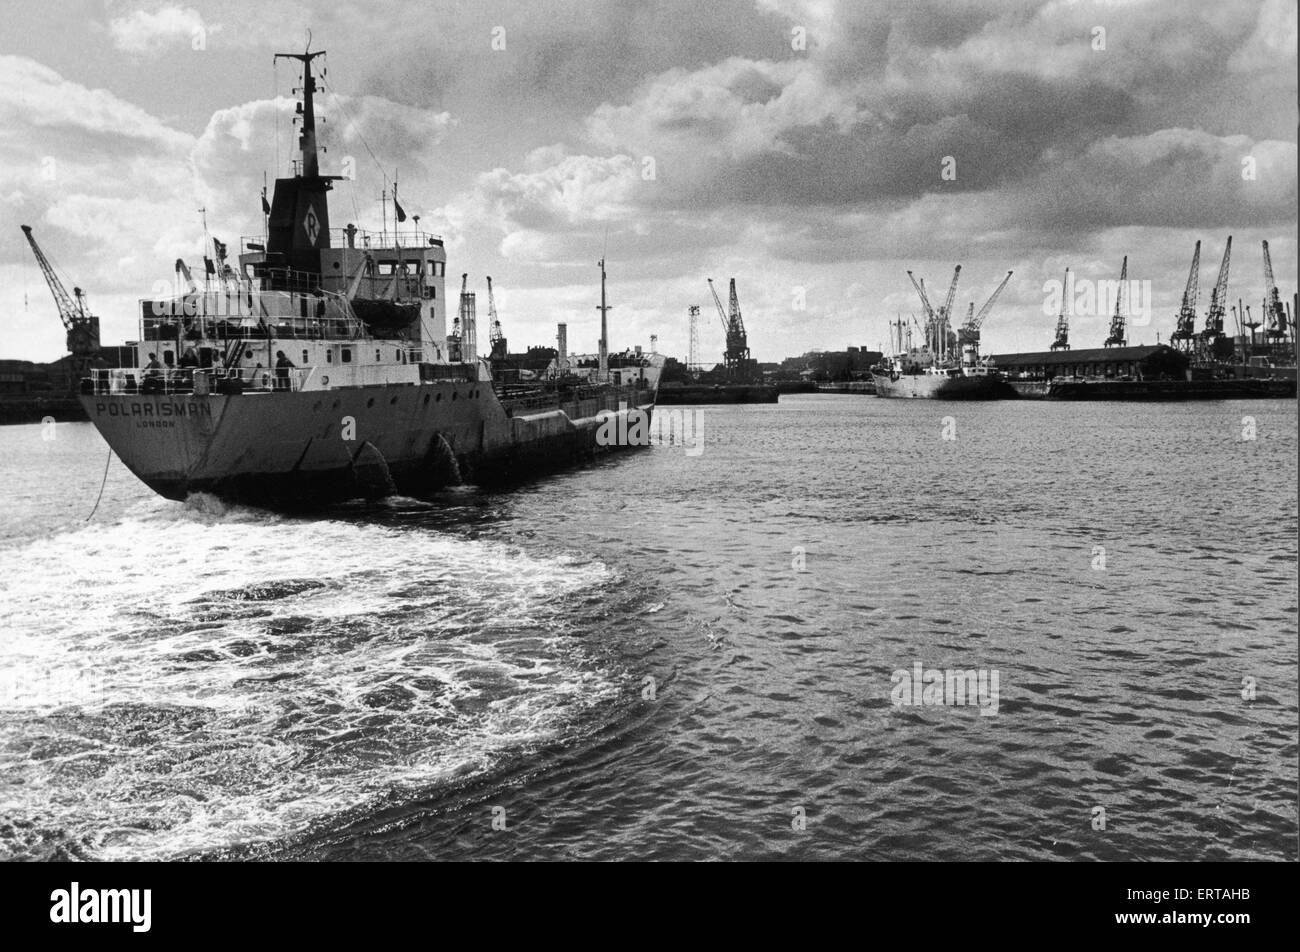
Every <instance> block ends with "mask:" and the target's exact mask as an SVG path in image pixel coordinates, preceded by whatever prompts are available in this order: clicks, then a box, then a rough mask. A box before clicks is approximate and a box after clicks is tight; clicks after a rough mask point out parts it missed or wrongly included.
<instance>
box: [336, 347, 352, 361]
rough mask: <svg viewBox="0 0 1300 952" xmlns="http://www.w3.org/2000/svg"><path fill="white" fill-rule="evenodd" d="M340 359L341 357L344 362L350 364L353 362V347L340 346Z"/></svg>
mask: <svg viewBox="0 0 1300 952" xmlns="http://www.w3.org/2000/svg"><path fill="white" fill-rule="evenodd" d="M339 359H340V360H341V361H342V362H343V363H345V364H350V363H352V348H351V347H342V348H340V349H339Z"/></svg>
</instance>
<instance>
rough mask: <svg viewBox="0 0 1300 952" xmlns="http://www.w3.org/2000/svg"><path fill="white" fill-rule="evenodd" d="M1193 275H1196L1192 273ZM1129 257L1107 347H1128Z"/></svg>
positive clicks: (1122, 270)
mask: <svg viewBox="0 0 1300 952" xmlns="http://www.w3.org/2000/svg"><path fill="white" fill-rule="evenodd" d="M1200 251H1201V243H1200V242H1199V241H1198V242H1197V243H1196V253H1197V256H1198V257H1199V256H1200ZM1192 273H1193V275H1194V274H1195V273H1196V272H1195V271H1193V272H1192ZM1127 292H1128V255H1125V256H1124V264H1123V265H1121V266H1120V269H1119V290H1118V291H1117V292H1116V293H1115V314H1114V316H1113V317H1112V318H1111V319H1110V336H1109V337H1107V338H1106V340H1105V341H1103V343H1104V344H1105V346H1107V347H1127V346H1128V338H1127V337H1126V336H1125V328H1124V325H1125V324H1126V323H1127V322H1128V316H1127V313H1126V310H1125V305H1126V304H1127V303H1128V299H1127Z"/></svg>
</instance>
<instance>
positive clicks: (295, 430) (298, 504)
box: [81, 381, 654, 508]
mask: <svg viewBox="0 0 1300 952" xmlns="http://www.w3.org/2000/svg"><path fill="white" fill-rule="evenodd" d="M650 393H652V392H650ZM650 393H648V392H647V391H645V390H642V391H639V392H635V391H632V392H629V391H627V390H623V391H615V390H610V391H606V392H601V393H597V394H595V395H594V396H588V397H586V398H584V399H571V400H564V401H561V400H556V401H551V403H550V405H546V403H545V401H541V402H542V404H543V405H541V406H537V407H533V408H528V409H526V410H525V409H519V408H513V407H511V408H508V407H507V406H505V405H503V404H502V403H501V402H500V401H499V400H498V399H497V397H496V395H495V393H494V392H493V391H492V388H491V387H490V386H488V385H486V384H485V383H484V382H476V383H468V382H465V381H459V382H452V381H449V382H444V383H431V384H419V385H412V384H388V385H380V386H369V387H356V388H341V389H336V390H325V391H297V392H268V393H255V394H238V395H222V394H211V395H203V396H197V395H192V394H177V395H163V394H148V395H146V394H130V395H127V394H111V395H110V394H104V395H99V394H86V395H83V396H82V398H81V400H82V404H83V406H84V407H85V409H86V412H87V414H88V415H89V416H90V420H91V422H92V423H94V424H95V426H96V427H97V428H98V429H99V431H100V433H101V434H103V436H104V438H105V439H106V440H107V441H108V444H109V446H111V447H112V449H113V451H114V452H115V453H116V454H117V455H118V456H119V457H120V458H121V460H122V461H123V463H125V464H126V466H127V468H128V469H130V470H131V472H132V473H134V474H135V475H136V476H137V477H138V478H139V479H140V480H141V481H143V482H144V483H145V484H146V485H148V486H149V487H150V488H151V489H153V490H154V491H155V492H157V493H158V494H160V495H162V496H165V497H167V498H169V499H176V500H183V499H185V498H186V497H187V496H189V495H191V494H193V493H211V494H213V495H215V496H218V497H220V498H223V499H227V500H230V501H234V502H241V503H247V504H252V505H259V506H265V507H270V508H303V507H310V506H314V505H319V504H321V503H328V502H333V501H339V500H344V499H352V498H358V497H382V496H386V495H393V494H403V495H413V496H419V495H423V494H427V493H430V492H434V491H437V490H439V489H442V488H445V487H447V486H453V485H459V484H462V483H468V482H473V483H494V482H502V481H511V480H517V479H523V478H527V477H529V476H531V475H534V474H536V473H538V472H539V471H542V470H546V469H552V468H558V467H562V466H566V465H572V464H573V463H575V462H578V461H581V460H583V459H586V458H589V457H591V456H592V455H594V454H596V453H599V452H605V451H608V450H614V449H618V448H621V447H622V446H625V445H626V443H623V444H620V443H619V441H618V440H617V439H616V438H615V439H612V440H611V439H608V438H606V437H608V436H609V435H611V434H614V435H617V434H619V433H622V434H624V435H626V434H627V433H628V432H629V431H631V432H635V428H629V427H627V426H623V427H622V428H619V427H618V426H617V425H610V424H609V421H608V419H607V418H608V417H610V416H611V415H613V416H614V417H615V423H616V422H617V417H618V416H620V415H622V416H626V415H627V414H628V413H629V412H631V411H640V412H642V413H644V414H645V415H646V420H647V424H648V421H649V414H650V413H651V412H652V411H653V405H654V404H653V397H652V396H651V395H650Z"/></svg>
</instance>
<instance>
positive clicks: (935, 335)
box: [907, 265, 961, 357]
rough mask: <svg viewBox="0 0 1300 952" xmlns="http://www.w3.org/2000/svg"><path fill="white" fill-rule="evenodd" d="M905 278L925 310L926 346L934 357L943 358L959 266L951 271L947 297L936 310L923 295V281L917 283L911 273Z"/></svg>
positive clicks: (958, 276) (959, 273)
mask: <svg viewBox="0 0 1300 952" xmlns="http://www.w3.org/2000/svg"><path fill="white" fill-rule="evenodd" d="M907 276H908V277H909V278H910V279H911V280H912V286H913V287H915V288H916V293H917V294H918V295H920V297H921V306H922V307H923V308H924V309H925V318H926V320H925V336H926V342H927V346H928V347H930V348H931V349H932V352H933V353H934V354H935V356H936V357H944V356H946V355H947V351H948V334H949V328H950V326H951V321H952V304H953V300H954V299H955V298H956V297H957V282H958V281H959V280H960V279H961V265H957V267H956V268H955V269H954V270H953V273H952V283H951V284H949V285H948V296H947V297H946V298H945V299H944V302H943V304H942V305H940V306H939V308H938V309H936V308H935V307H934V305H933V304H931V303H930V297H929V295H927V294H926V293H925V281H924V280H921V281H918V280H917V279H916V275H914V274H913V273H912V272H911V271H909V272H907Z"/></svg>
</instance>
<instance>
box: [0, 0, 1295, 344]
mask: <svg viewBox="0 0 1300 952" xmlns="http://www.w3.org/2000/svg"><path fill="white" fill-rule="evenodd" d="M52 7H53V5H52V4H49V3H48V0H3V8H2V9H3V11H4V14H5V21H6V22H5V28H4V30H3V32H2V33H0V224H2V225H3V227H2V228H0V314H2V315H3V319H4V328H5V333H4V337H3V341H0V356H2V357H23V358H28V359H38V360H48V359H53V358H54V357H56V356H58V355H60V354H61V353H62V352H63V333H62V329H61V328H60V326H59V324H58V320H57V316H56V313H55V311H54V306H53V301H52V299H51V298H50V296H49V294H48V292H47V291H46V289H45V287H44V284H43V283H42V281H41V278H40V275H39V273H38V271H37V270H36V268H35V265H34V263H33V262H32V259H31V253H30V251H29V249H28V248H27V246H26V243H25V241H24V240H23V238H22V234H21V232H20V231H19V229H18V225H19V224H22V223H27V224H31V225H32V226H33V227H34V228H35V230H36V233H37V236H38V238H39V240H40V241H41V242H42V244H43V246H44V247H45V249H46V251H47V253H49V254H51V255H52V257H53V258H54V259H55V260H56V262H57V263H58V264H59V266H60V267H61V268H62V269H63V270H64V271H65V272H66V274H67V275H68V277H69V279H70V280H71V281H73V282H75V283H77V284H80V285H81V286H82V287H84V288H85V289H86V290H87V292H88V293H89V296H90V300H91V302H92V305H93V306H94V308H95V310H96V311H97V312H98V313H100V314H101V316H102V318H103V320H104V325H105V326H104V339H105V341H106V342H116V341H119V340H123V339H130V338H134V337H135V336H136V334H135V324H134V320H135V318H134V314H135V311H136V308H135V304H134V302H135V300H136V299H137V298H139V297H143V296H145V295H146V294H148V293H149V291H150V290H151V288H152V287H153V285H154V283H155V282H157V281H159V280H168V279H169V278H170V275H171V269H172V262H173V261H174V259H175V258H176V257H178V256H180V257H186V258H187V259H188V260H190V261H191V262H196V263H197V262H198V261H199V259H200V257H201V253H200V250H199V248H200V241H201V235H202V230H201V223H200V218H199V214H198V209H199V208H206V209H207V219H208V224H209V227H210V229H211V231H212V232H213V233H214V234H215V235H217V236H218V237H221V238H224V239H226V240H227V241H229V242H230V243H231V244H233V243H234V242H233V240H232V239H234V238H236V237H238V236H239V235H241V234H253V233H255V232H256V231H257V230H258V229H260V226H261V216H260V205H259V198H258V194H259V190H260V187H261V184H262V179H263V174H264V173H265V174H267V175H269V177H271V178H274V177H275V176H276V174H277V172H279V174H284V169H285V167H286V166H287V163H288V161H289V159H290V158H291V149H292V128H291V125H290V117H291V115H292V110H293V101H292V98H291V97H292V88H293V86H294V85H296V83H295V75H294V72H293V70H292V69H290V68H289V66H288V65H286V64H283V63H282V64H281V65H280V66H279V67H278V68H273V66H272V57H271V54H272V53H273V52H275V51H277V50H295V51H296V50H300V49H302V48H303V46H304V43H305V41H306V31H307V30H308V29H309V28H310V29H311V31H312V35H313V38H314V39H313V48H318V49H319V48H323V49H326V50H327V51H328V59H327V65H328V71H329V75H328V77H327V79H326V84H327V87H328V91H327V92H326V93H325V95H324V96H323V97H322V98H321V100H320V104H319V108H320V110H321V111H322V112H323V113H324V114H325V116H326V124H325V126H324V132H323V135H322V139H323V142H324V143H325V144H326V145H327V146H328V148H329V152H328V154H327V155H326V156H325V159H324V165H325V167H326V168H325V171H327V172H330V171H340V170H341V169H342V167H343V164H344V163H345V162H348V163H350V168H352V169H353V170H354V175H355V177H354V178H353V179H352V180H351V181H349V182H344V183H340V185H339V187H338V188H337V190H336V191H335V192H334V194H333V198H332V205H331V207H332V212H333V216H334V219H335V221H334V224H336V225H341V224H342V223H344V222H345V221H356V222H358V223H359V224H361V225H363V226H367V227H371V226H376V225H378V223H379V217H380V203H379V195H380V192H381V190H382V189H383V188H384V185H385V181H386V177H387V179H391V177H392V176H393V175H394V174H395V173H396V174H397V175H398V176H399V178H400V182H401V195H402V199H403V205H404V206H405V207H406V210H407V211H408V213H411V214H420V215H421V217H422V222H421V224H422V226H424V227H425V228H427V230H430V231H433V232H436V233H440V234H442V235H443V236H444V237H445V239H446V242H447V248H448V256H449V264H448V275H449V280H452V276H453V275H454V276H458V275H459V274H460V273H461V272H462V271H468V272H469V273H470V276H471V283H472V285H475V286H477V287H478V288H479V289H480V291H481V290H482V285H483V282H482V277H483V276H484V275H487V274H490V275H492V277H493V281H494V285H495V286H496V288H497V289H498V306H499V309H500V311H501V316H502V320H503V323H504V325H505V330H506V333H507V335H508V336H509V338H510V340H511V342H512V346H513V347H519V348H522V347H523V346H525V345H528V344H548V343H551V342H552V341H553V339H554V333H555V331H554V325H555V323H556V322H557V321H567V322H568V323H569V326H570V339H571V341H572V342H573V345H574V346H575V347H581V348H583V349H587V348H593V349H594V345H595V339H596V337H597V328H598V321H597V312H596V310H595V305H596V303H597V301H598V272H597V270H596V267H595V264H596V261H597V259H598V258H599V257H600V256H601V254H602V253H605V254H606V256H607V258H608V260H609V270H610V294H611V303H612V304H613V305H614V306H615V309H614V311H613V312H612V313H611V335H610V336H611V344H612V345H613V346H616V347H622V346H627V345H631V344H637V343H640V344H643V345H645V344H648V343H649V337H650V335H651V334H658V336H659V342H660V349H661V350H663V351H666V352H668V353H672V354H676V355H679V356H683V357H684V356H685V351H686V346H687V318H686V313H687V307H688V305H691V304H700V305H702V306H704V313H705V316H706V318H707V319H708V320H707V321H706V322H705V323H703V324H702V332H701V343H702V348H703V349H704V350H705V351H706V352H707V353H708V356H710V357H714V358H716V357H718V356H720V352H721V349H722V329H721V325H720V322H719V321H718V319H717V318H716V317H715V316H713V309H712V307H711V304H710V299H709V296H708V288H707V285H706V284H705V279H706V278H708V277H713V278H715V279H716V280H718V281H719V282H720V283H721V286H722V289H723V293H724V295H725V286H726V280H725V279H726V278H728V277H732V276H734V277H735V278H736V279H737V282H738V286H739V290H740V297H741V304H742V309H743V311H744V315H745V320H746V324H747V326H748V328H749V333H750V346H751V348H752V350H753V353H754V356H755V357H757V358H759V359H761V360H776V359H780V358H781V357H784V356H786V355H791V354H798V353H802V352H804V351H807V350H810V349H836V348H842V347H844V346H847V345H850V344H859V345H867V346H871V347H875V346H877V345H878V344H879V343H881V342H883V341H884V340H885V339H886V335H887V329H886V322H887V321H888V320H889V319H890V318H892V317H893V316H894V315H895V314H897V313H901V314H903V315H907V314H909V313H919V310H920V309H919V306H918V303H917V300H916V296H915V294H914V292H913V291H912V288H911V285H910V283H909V282H908V278H907V273H906V272H907V270H909V269H911V270H914V271H915V272H916V273H917V275H918V276H921V277H924V278H925V279H926V282H927V285H928V286H930V287H932V288H935V289H936V291H935V293H936V295H938V294H940V293H941V291H942V289H943V288H944V287H946V285H947V282H948V280H949V278H950V276H951V274H952V269H953V266H954V265H955V264H958V263H960V264H961V265H962V266H963V279H962V286H961V288H960V289H959V292H958V296H957V302H958V306H959V308H960V309H961V311H962V312H964V311H965V308H966V303H967V302H968V301H970V300H975V301H976V302H977V306H978V304H980V303H983V301H984V299H985V298H986V297H987V296H988V294H989V293H990V292H991V291H992V290H993V289H994V287H996V285H997V283H998V281H999V280H1000V279H1001V278H1002V276H1003V275H1004V274H1005V273H1006V271H1007V270H1014V271H1015V276H1014V277H1013V278H1012V281H1011V283H1010V284H1009V285H1008V287H1007V290H1006V292H1005V293H1004V294H1003V296H1002V298H1001V300H1000V301H999V302H998V306H997V307H996V308H995V309H994V310H993V312H992V314H991V316H990V317H989V318H988V320H987V322H986V324H985V327H984V340H985V345H986V346H985V349H986V350H987V351H991V352H1000V351H1008V350H1020V349H1044V348H1046V347H1047V345H1048V344H1049V343H1050V342H1051V339H1052V332H1053V327H1054V325H1055V318H1054V316H1053V315H1051V314H1048V313H1045V310H1046V309H1047V303H1050V302H1048V298H1049V297H1050V296H1051V295H1050V291H1049V290H1045V285H1046V284H1047V282H1050V281H1053V280H1058V279H1059V278H1060V277H1061V274H1062V271H1063V270H1064V269H1065V268H1066V267H1067V266H1069V267H1070V268H1072V269H1073V270H1074V272H1075V274H1076V275H1077V276H1078V277H1079V278H1080V279H1090V280H1091V279H1095V280H1105V279H1113V278H1116V277H1117V276H1118V271H1119V267H1120V261H1121V259H1122V258H1123V256H1124V255H1128V256H1129V272H1130V278H1135V279H1137V280H1139V281H1142V282H1149V284H1147V285H1144V287H1145V288H1146V289H1148V290H1149V293H1150V295H1151V303H1152V309H1151V312H1150V315H1151V317H1150V322H1149V323H1148V324H1146V325H1145V326H1139V327H1136V328H1134V329H1133V331H1132V332H1131V333H1130V339H1132V340H1134V341H1135V342H1143V343H1150V342H1154V341H1155V338H1156V334H1157V333H1159V334H1160V336H1161V338H1162V339H1164V338H1166V337H1167V335H1168V333H1169V330H1170V329H1171V328H1172V326H1173V314H1174V312H1175V311H1176V309H1177V306H1178V301H1179V298H1180V296H1181V294H1182V288H1183V285H1184V283H1185V281H1186V278H1187V269H1188V265H1189V263H1190V260H1191V253H1192V247H1193V245H1194V243H1195V242H1196V241H1197V240H1198V239H1200V240H1203V242H1204V246H1203V251H1202V262H1201V264H1202V267H1201V276H1200V279H1201V286H1202V288H1203V289H1204V290H1203V294H1202V299H1201V309H1202V311H1204V308H1205V306H1206V304H1207V303H1208V296H1209V287H1210V286H1211V285H1212V284H1213V282H1214V278H1215V274H1216V271H1217V268H1218V264H1219V258H1220V257H1221V255H1222V252H1223V245H1224V241H1225V240H1226V238H1227V236H1228V235H1229V234H1231V235H1233V259H1232V265H1233V267H1232V275H1231V278H1232V280H1231V285H1230V298H1231V299H1233V300H1235V299H1236V298H1237V297H1238V296H1240V297H1243V298H1245V299H1246V302H1247V303H1254V304H1255V308H1254V309H1255V310H1257V309H1258V301H1259V299H1260V297H1261V296H1262V294H1263V269H1262V258H1261V253H1260V241H1261V239H1267V240H1268V241H1269V244H1270V247H1271V250H1272V253H1273V263H1274V267H1275V270H1276V272H1277V277H1278V279H1279V284H1280V285H1281V287H1282V291H1283V294H1284V295H1287V296H1289V295H1290V294H1292V293H1293V292H1294V291H1295V287H1296V217H1297V211H1296V203H1297V188H1296V129H1297V89H1296V74H1297V63H1296V4H1295V2H1294V0H1206V2H1195V0H1193V2H1189V0H1149V2H1142V0H1099V2H1070V0H1052V2H1015V0H987V2H967V0H944V2H939V0H900V2H867V0H857V2H843V3H837V2H834V0H715V2H711V3H708V4H701V3H698V2H697V0H653V2H640V0H610V2H596V0H572V2H569V0H527V2H521V0H514V2H508V3H493V2H481V0H475V2H469V0H463V2H442V0H437V2H429V0H421V2H396V0H391V2H385V0H367V2H365V3H355V4H344V3H338V2H323V0H322V2H278V0H221V2H206V0H193V2H185V3H181V4H173V3H169V2H166V0H163V2H156V3H154V2H145V3H140V2H126V3H124V2H117V0H109V2H101V0H93V2H92V0H85V2H68V3H60V4H59V5H58V10H59V12H58V13H57V14H54V13H52V12H50V11H51V8H52ZM372 153H373V157H372ZM277 163H278V164H277ZM1139 293H1141V292H1139ZM1081 303H1083V304H1084V305H1085V306H1083V307H1081V308H1080V310H1081V311H1084V312H1085V313H1078V314H1076V315H1075V317H1074V319H1073V325H1072V339H1073V341H1074V343H1075V346H1076V347H1079V346H1089V345H1091V346H1096V345H1099V344H1100V342H1101V340H1102V338H1103V337H1104V336H1105V331H1106V328H1107V325H1108V323H1109V320H1108V318H1107V317H1106V316H1105V315H1104V314H1102V313H1091V312H1088V309H1087V307H1086V302H1081ZM1095 310H1098V309H1095V308H1094V311H1095ZM1229 320H1230V322H1231V317H1230V318H1229ZM480 336H483V335H480Z"/></svg>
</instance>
